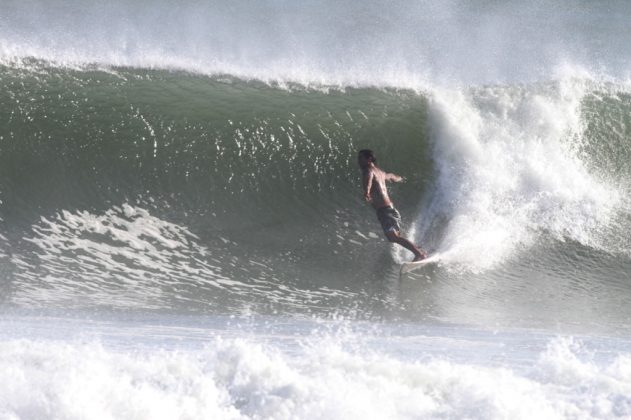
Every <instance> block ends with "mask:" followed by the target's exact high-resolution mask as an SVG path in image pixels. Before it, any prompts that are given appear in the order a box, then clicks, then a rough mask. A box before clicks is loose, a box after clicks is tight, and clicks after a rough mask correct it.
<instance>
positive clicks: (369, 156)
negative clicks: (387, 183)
mask: <svg viewBox="0 0 631 420" xmlns="http://www.w3.org/2000/svg"><path fill="white" fill-rule="evenodd" d="M359 156H362V157H365V158H366V159H369V160H370V161H371V162H377V158H376V157H375V154H374V153H373V151H372V150H370V149H363V150H360V151H359Z"/></svg>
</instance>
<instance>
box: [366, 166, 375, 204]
mask: <svg viewBox="0 0 631 420" xmlns="http://www.w3.org/2000/svg"><path fill="white" fill-rule="evenodd" d="M374 176H375V174H374V173H373V171H366V172H364V198H365V199H366V201H370V200H371V197H370V190H371V188H372V180H373V178H374Z"/></svg>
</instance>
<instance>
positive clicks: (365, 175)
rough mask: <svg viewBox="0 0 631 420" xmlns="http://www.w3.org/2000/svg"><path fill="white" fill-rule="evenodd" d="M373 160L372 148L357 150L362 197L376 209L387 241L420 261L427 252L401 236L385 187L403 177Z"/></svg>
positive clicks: (396, 212)
mask: <svg viewBox="0 0 631 420" xmlns="http://www.w3.org/2000/svg"><path fill="white" fill-rule="evenodd" d="M375 162H377V159H376V158H375V155H374V153H373V151H372V150H368V149H364V150H360V151H359V156H357V163H359V167H360V168H361V170H362V180H363V186H364V198H365V199H366V201H367V202H369V203H371V204H372V206H373V207H374V208H375V210H377V219H379V222H380V223H381V227H382V228H383V232H384V233H385V235H386V238H388V241H390V242H394V243H396V244H399V245H401V246H402V247H404V248H405V249H408V250H409V251H411V252H412V253H413V254H414V261H420V260H422V259H424V258H426V257H427V253H426V252H425V251H423V250H422V249H421V248H419V247H417V246H416V245H414V244H413V243H412V242H410V241H409V240H407V239H405V238H404V237H402V236H401V215H400V214H399V211H398V210H397V209H396V208H394V205H393V204H392V200H390V197H389V196H388V189H387V188H386V181H394V182H403V178H402V177H400V176H399V175H395V174H389V173H386V172H384V171H382V170H381V169H380V168H379V167H378V166H377V165H375Z"/></svg>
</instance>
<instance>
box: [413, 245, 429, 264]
mask: <svg viewBox="0 0 631 420" xmlns="http://www.w3.org/2000/svg"><path fill="white" fill-rule="evenodd" d="M419 252H420V254H419V255H417V256H416V257H415V258H414V259H413V260H412V262H418V261H422V260H424V259H425V258H427V252H425V251H423V250H422V249H420V248H419Z"/></svg>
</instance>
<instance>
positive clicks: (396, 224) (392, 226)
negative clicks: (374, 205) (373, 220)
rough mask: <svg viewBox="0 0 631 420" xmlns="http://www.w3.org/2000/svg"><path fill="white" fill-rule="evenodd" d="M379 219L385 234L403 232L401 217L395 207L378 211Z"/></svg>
mask: <svg viewBox="0 0 631 420" xmlns="http://www.w3.org/2000/svg"><path fill="white" fill-rule="evenodd" d="M377 219H379V223H381V227H382V228H383V232H384V233H388V232H400V231H401V215H400V214H399V211H398V210H397V209H395V208H394V207H392V206H388V207H382V208H380V209H377Z"/></svg>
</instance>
